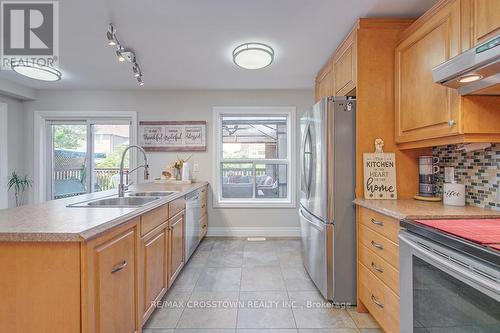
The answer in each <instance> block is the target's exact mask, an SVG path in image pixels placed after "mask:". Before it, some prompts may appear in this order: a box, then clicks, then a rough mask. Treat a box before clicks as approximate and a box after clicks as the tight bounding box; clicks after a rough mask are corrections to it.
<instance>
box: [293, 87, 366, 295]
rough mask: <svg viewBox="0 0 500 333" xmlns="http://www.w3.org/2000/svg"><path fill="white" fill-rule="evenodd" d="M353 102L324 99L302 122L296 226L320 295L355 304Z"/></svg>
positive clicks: (350, 100)
mask: <svg viewBox="0 0 500 333" xmlns="http://www.w3.org/2000/svg"><path fill="white" fill-rule="evenodd" d="M355 109H356V100H355V99H347V98H346V97H325V98H323V99H322V100H321V101H319V102H318V103H316V104H315V105H314V106H313V108H312V109H311V110H309V111H307V112H306V113H305V114H304V115H303V116H302V118H301V122H300V129H301V145H300V150H301V151H300V169H301V177H300V178H301V191H300V210H299V215H300V226H301V238H302V252H303V258H304V266H305V268H306V270H307V272H308V273H309V276H310V277H311V279H312V280H313V281H314V283H315V284H316V287H317V288H318V290H319V291H320V292H321V294H322V295H323V296H324V297H325V298H326V299H328V300H331V301H333V302H338V303H343V302H345V303H350V304H355V302H356V254H355V252H356V250H355V229H356V228H355V210H354V205H353V203H352V201H353V200H354V186H355V174H356V172H355V169H356V165H355V149H356V139H355V138H356V137H355V123H356V120H355Z"/></svg>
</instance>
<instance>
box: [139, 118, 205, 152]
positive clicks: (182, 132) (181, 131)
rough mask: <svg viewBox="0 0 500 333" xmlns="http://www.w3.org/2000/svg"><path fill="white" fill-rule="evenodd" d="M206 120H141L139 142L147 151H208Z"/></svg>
mask: <svg viewBox="0 0 500 333" xmlns="http://www.w3.org/2000/svg"><path fill="white" fill-rule="evenodd" d="M206 132H207V122H206V121H141V122H139V143H140V145H141V147H142V148H144V150H146V151H170V152H175V151H206V150H207V144H206Z"/></svg>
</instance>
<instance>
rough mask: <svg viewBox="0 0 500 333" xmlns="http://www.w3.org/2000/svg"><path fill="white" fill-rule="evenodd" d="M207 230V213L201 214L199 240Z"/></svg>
mask: <svg viewBox="0 0 500 333" xmlns="http://www.w3.org/2000/svg"><path fill="white" fill-rule="evenodd" d="M207 230H208V215H203V216H202V217H201V218H200V240H202V239H203V238H204V237H205V235H206V234H207Z"/></svg>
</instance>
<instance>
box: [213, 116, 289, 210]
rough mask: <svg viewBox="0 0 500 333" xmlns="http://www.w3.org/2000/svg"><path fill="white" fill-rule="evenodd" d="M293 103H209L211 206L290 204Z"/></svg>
mask: <svg viewBox="0 0 500 333" xmlns="http://www.w3.org/2000/svg"><path fill="white" fill-rule="evenodd" d="M294 115H295V108H294V107H217V108H214V117H215V119H214V120H215V121H214V124H216V125H215V126H216V128H215V130H214V135H215V137H214V139H215V140H214V141H215V143H216V144H215V146H216V149H215V155H216V156H215V159H214V160H215V166H214V170H215V172H214V178H215V182H214V184H215V192H216V193H215V194H216V195H215V201H214V206H215V207H294V206H295V198H294V197H295V190H294V189H295V176H294V167H295V166H294V163H293V161H294V156H295V152H294V151H292V149H291V148H292V147H294V146H295V145H294V135H295V133H294V132H295V131H294V130H295V123H294Z"/></svg>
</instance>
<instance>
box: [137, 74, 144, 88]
mask: <svg viewBox="0 0 500 333" xmlns="http://www.w3.org/2000/svg"><path fill="white" fill-rule="evenodd" d="M137 84H138V85H140V86H143V85H144V81H142V76H139V77H138V78H137Z"/></svg>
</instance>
